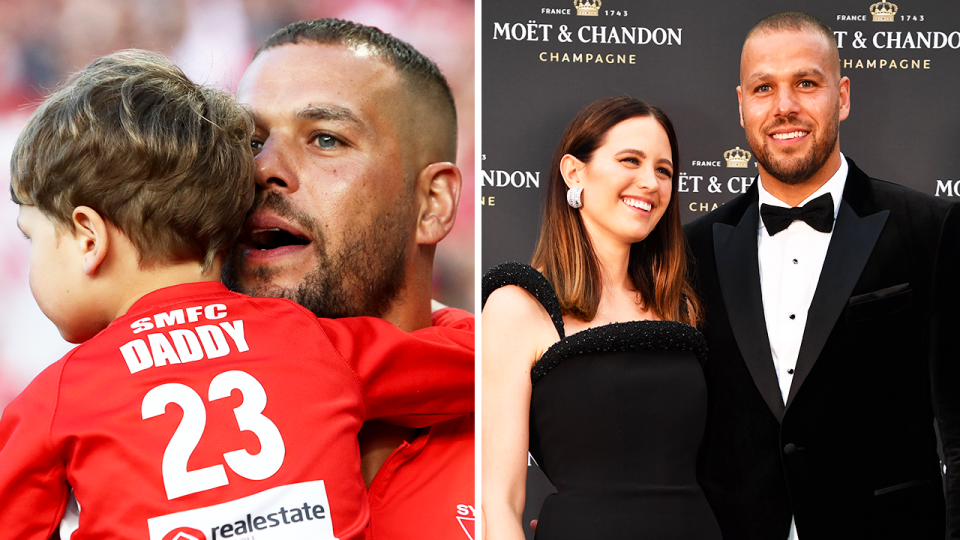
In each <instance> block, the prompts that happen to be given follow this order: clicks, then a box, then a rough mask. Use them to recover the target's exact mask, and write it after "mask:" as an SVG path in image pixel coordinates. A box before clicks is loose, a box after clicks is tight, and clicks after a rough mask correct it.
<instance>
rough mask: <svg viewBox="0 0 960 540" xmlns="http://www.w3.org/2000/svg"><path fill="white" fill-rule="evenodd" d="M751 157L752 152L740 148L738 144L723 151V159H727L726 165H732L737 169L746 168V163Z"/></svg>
mask: <svg viewBox="0 0 960 540" xmlns="http://www.w3.org/2000/svg"><path fill="white" fill-rule="evenodd" d="M752 157H753V154H751V153H750V152H748V151H746V150H743V149H741V148H740V147H739V146H738V147H736V148H734V149H733V150H727V151H726V152H724V153H723V159H725V160H727V167H733V168H737V169H746V168H747V164H748V163H750V158H752Z"/></svg>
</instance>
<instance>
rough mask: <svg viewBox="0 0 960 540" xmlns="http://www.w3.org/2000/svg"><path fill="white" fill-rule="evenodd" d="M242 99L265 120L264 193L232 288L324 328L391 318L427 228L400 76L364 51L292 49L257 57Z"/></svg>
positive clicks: (238, 252)
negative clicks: (336, 320)
mask: <svg viewBox="0 0 960 540" xmlns="http://www.w3.org/2000/svg"><path fill="white" fill-rule="evenodd" d="M237 97H238V99H239V100H240V101H241V102H242V103H244V104H245V105H246V106H247V107H249V109H250V110H251V111H252V112H253V114H254V116H255V120H256V131H255V133H254V137H253V144H254V151H255V153H256V160H257V185H258V190H257V191H258V193H257V201H256V204H255V206H254V212H253V214H252V215H251V217H250V218H249V219H248V221H247V224H246V227H245V229H244V234H243V235H242V237H241V241H240V244H239V245H238V247H237V249H235V250H234V252H233V253H232V254H231V256H230V257H229V260H228V263H227V266H226V268H225V270H224V278H225V281H226V282H227V284H228V286H230V287H231V288H232V289H235V290H240V291H242V292H245V293H247V294H252V295H257V296H279V297H284V298H290V299H292V300H294V301H296V302H298V303H300V304H301V305H303V306H304V307H306V308H308V309H310V310H311V311H313V312H314V313H316V314H317V315H320V316H324V317H345V316H355V315H369V316H382V315H383V313H384V312H385V311H386V310H387V309H388V308H389V306H390V304H391V302H392V301H393V300H395V299H396V297H397V295H398V294H400V292H401V289H402V287H403V283H404V271H405V264H406V260H407V257H408V255H409V253H410V251H411V250H412V249H414V246H413V244H412V241H411V238H412V235H413V234H414V233H413V231H414V228H415V224H416V219H417V214H416V208H415V204H414V194H413V192H412V179H411V175H413V174H415V171H405V169H404V167H405V162H404V157H405V156H404V152H403V141H402V139H403V137H405V136H407V135H406V134H405V133H404V129H402V127H403V126H402V124H403V120H402V115H401V114H400V113H399V112H397V111H402V110H404V102H405V100H406V99H407V98H406V92H405V91H404V90H403V86H402V81H401V79H400V75H399V74H398V73H397V72H396V70H395V69H394V68H393V67H391V66H389V65H387V64H385V63H384V62H382V61H381V60H380V59H378V58H377V57H375V56H370V55H368V54H366V53H365V52H364V51H363V50H362V49H361V50H356V49H351V48H347V47H343V46H336V45H319V44H314V43H299V44H287V45H281V46H278V47H274V48H272V49H268V50H266V51H264V52H263V53H261V54H260V55H259V56H257V58H256V59H255V60H254V61H253V63H252V64H251V66H250V68H249V69H248V70H247V72H246V73H245V75H244V77H243V79H242V80H241V82H240V87H239V89H238V91H237ZM408 166H409V164H408Z"/></svg>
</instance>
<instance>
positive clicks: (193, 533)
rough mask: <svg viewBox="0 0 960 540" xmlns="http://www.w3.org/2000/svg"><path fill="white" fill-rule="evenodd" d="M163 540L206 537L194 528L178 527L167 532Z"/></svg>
mask: <svg viewBox="0 0 960 540" xmlns="http://www.w3.org/2000/svg"><path fill="white" fill-rule="evenodd" d="M163 540H207V537H206V536H205V535H204V534H203V533H202V532H200V531H198V530H196V529H192V528H190V527H178V528H176V529H174V530H172V531H170V532H169V533H167V535H166V536H164V537H163Z"/></svg>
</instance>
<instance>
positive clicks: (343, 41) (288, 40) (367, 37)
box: [253, 19, 457, 158]
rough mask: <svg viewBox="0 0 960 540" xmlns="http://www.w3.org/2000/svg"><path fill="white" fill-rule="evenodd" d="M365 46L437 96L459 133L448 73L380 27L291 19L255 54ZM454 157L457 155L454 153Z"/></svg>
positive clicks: (419, 88) (453, 129) (409, 80)
mask: <svg viewBox="0 0 960 540" xmlns="http://www.w3.org/2000/svg"><path fill="white" fill-rule="evenodd" d="M303 42H307V43H315V44H318V45H339V46H343V47H365V48H367V49H369V50H370V51H372V52H373V54H374V55H375V56H377V57H378V58H380V59H381V60H382V61H384V62H385V63H386V64H387V65H390V66H392V67H393V68H394V69H396V70H397V72H398V73H400V74H401V75H402V76H403V77H404V79H405V80H406V81H407V83H408V84H410V85H411V86H412V87H413V88H414V90H416V91H420V92H426V93H427V95H431V96H433V97H435V98H436V99H437V101H438V102H439V103H440V104H441V106H442V107H443V109H444V112H445V114H446V115H447V116H448V118H447V120H448V121H449V126H450V128H451V135H452V137H453V141H454V148H456V145H455V141H456V135H457V109H456V105H455V103H454V101H453V93H452V92H451V91H450V85H449V84H448V83H447V79H446V77H444V76H443V73H441V72H440V68H438V67H437V65H436V64H435V63H433V61H432V60H430V59H429V58H427V57H426V56H424V55H423V53H421V52H420V51H418V50H417V49H415V48H413V46H412V45H410V44H409V43H407V42H405V41H403V40H400V39H397V38H396V37H394V36H392V35H390V34H388V33H386V32H384V31H382V30H380V29H379V28H377V27H374V26H366V25H363V24H359V23H355V22H352V21H344V20H341V19H315V20H312V21H299V22H295V23H291V24H289V25H287V26H285V27H284V28H281V29H280V30H277V31H276V32H275V33H274V34H273V35H272V36H270V37H268V38H267V39H266V41H264V42H263V43H262V44H261V45H260V47H258V48H257V51H256V52H255V53H254V54H253V57H254V58H256V57H257V56H259V55H260V54H261V53H263V52H264V51H266V50H269V49H272V48H274V47H279V46H281V45H290V44H298V43H303ZM454 158H455V156H454Z"/></svg>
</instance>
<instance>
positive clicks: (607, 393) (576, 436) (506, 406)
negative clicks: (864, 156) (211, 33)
mask: <svg viewBox="0 0 960 540" xmlns="http://www.w3.org/2000/svg"><path fill="white" fill-rule="evenodd" d="M679 165H680V162H679V157H678V151H677V138H676V134H675V133H674V130H673V125H672V124H671V123H670V120H669V119H668V118H667V116H666V115H665V114H664V113H663V111H661V110H660V109H657V108H656V107H653V106H651V105H648V104H646V103H643V102H642V101H638V100H636V99H632V98H627V97H616V98H607V99H601V100H599V101H596V102H594V103H592V104H590V105H588V106H587V107H586V108H585V109H583V110H582V111H580V113H579V114H578V115H577V116H576V118H574V119H573V121H572V122H571V123H570V125H569V126H567V129H566V131H565V132H564V134H563V136H562V138H561V140H560V144H559V145H558V147H557V150H556V152H555V154H554V157H553V161H552V163H551V168H550V182H549V185H548V186H547V193H546V196H547V201H546V206H545V210H544V216H543V222H542V224H541V230H540V238H539V241H538V243H537V247H536V250H535V253H534V256H533V261H532V267H531V266H527V265H522V264H518V263H505V264H502V265H499V266H497V267H494V268H492V269H491V270H490V271H489V272H488V273H487V274H486V275H485V276H484V279H483V296H484V298H483V301H484V308H483V314H482V347H483V349H482V351H483V357H482V362H483V368H482V370H483V374H482V385H483V386H482V391H483V395H482V400H483V417H482V418H483V432H482V445H483V448H482V449H483V501H482V516H483V528H484V531H485V535H486V538H488V539H490V540H514V539H521V538H523V537H524V535H523V526H522V524H521V523H520V521H521V517H522V513H523V506H524V499H525V485H526V466H527V459H526V458H527V451H528V449H529V451H530V453H531V454H532V455H533V456H534V458H535V459H536V461H537V463H538V464H539V465H540V467H541V468H542V469H543V471H544V472H545V473H546V474H547V477H548V478H549V479H550V481H551V482H553V484H554V485H555V486H556V487H557V489H558V493H557V494H555V495H551V496H550V497H548V498H547V500H546V501H545V502H544V505H543V508H542V509H541V511H540V518H539V525H538V528H537V537H538V538H543V539H548V540H557V539H567V538H569V539H581V538H604V539H617V538H624V539H626V538H630V539H633V538H658V539H666V538H671V539H678V540H679V539H683V540H694V539H696V540H705V539H709V540H714V539H719V538H720V532H719V528H718V527H717V524H716V520H715V519H714V517H713V514H712V512H711V510H710V507H709V506H708V504H707V501H706V499H705V498H704V496H703V493H702V492H701V490H700V488H699V486H698V485H697V482H696V473H695V470H696V453H697V447H698V446H699V443H700V438H701V437H702V435H703V427H704V421H705V417H706V387H705V385H704V382H703V375H702V373H701V371H700V364H699V361H700V360H702V359H703V358H704V357H705V355H706V347H705V342H704V339H703V336H702V335H701V334H700V333H699V332H698V331H697V330H696V329H695V328H694V326H695V325H696V323H697V320H698V315H699V305H698V303H697V300H696V297H695V296H694V294H693V292H692V289H691V288H690V285H689V283H688V281H687V277H686V244H685V242H684V238H683V232H682V230H681V225H680V210H679V204H678V202H677V184H676V182H674V181H673V180H674V177H675V171H677V170H678V169H677V167H679Z"/></svg>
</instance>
